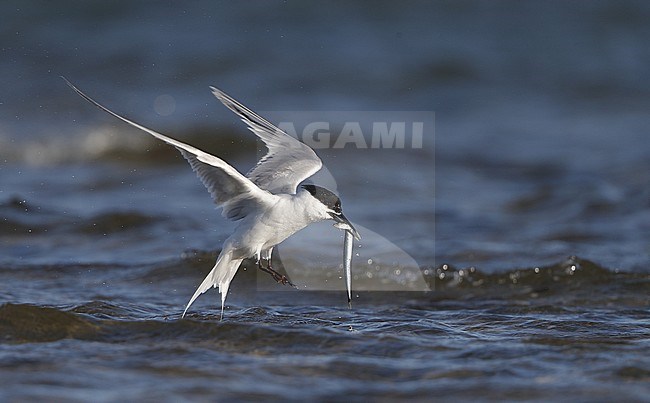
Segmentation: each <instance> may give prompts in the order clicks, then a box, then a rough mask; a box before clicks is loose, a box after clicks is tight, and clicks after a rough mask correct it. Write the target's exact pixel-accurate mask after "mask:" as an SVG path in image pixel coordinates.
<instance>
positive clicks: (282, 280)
mask: <svg viewBox="0 0 650 403" xmlns="http://www.w3.org/2000/svg"><path fill="white" fill-rule="evenodd" d="M262 260H266V267H264V265H263V264H262ZM257 267H258V268H259V269H260V270H262V271H264V272H266V273H269V274H270V275H271V277H273V279H274V280H275V281H277V282H278V283H280V284H283V285H284V284H289V285H290V286H292V287H293V288H296V286H295V285H293V283H292V282H291V281H289V279H288V278H287V276H285V275H284V274H280V273H278V272H277V271H275V270H273V267H271V259H260V260H259V261H258V262H257Z"/></svg>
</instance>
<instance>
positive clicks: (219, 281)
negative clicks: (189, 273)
mask: <svg viewBox="0 0 650 403" xmlns="http://www.w3.org/2000/svg"><path fill="white" fill-rule="evenodd" d="M242 260H243V259H233V258H232V250H228V251H226V250H223V251H221V254H220V255H219V257H218V258H217V263H215V265H214V268H212V271H210V273H209V274H208V275H207V276H206V277H205V279H204V280H203V282H202V283H201V285H200V286H199V288H197V289H196V292H194V295H192V298H190V302H188V303H187V306H186V307H185V310H184V311H183V316H182V317H185V314H186V313H187V310H188V309H189V308H190V306H191V305H192V303H193V302H194V301H195V300H196V299H197V298H198V297H199V295H201V294H203V293H204V292H206V291H207V290H209V289H210V288H212V287H215V288H216V287H217V286H218V287H219V293H221V317H222V318H223V308H224V306H225V304H226V295H228V287H230V282H231V281H232V279H233V278H234V277H235V273H237V269H238V268H239V265H240V264H241V262H242Z"/></svg>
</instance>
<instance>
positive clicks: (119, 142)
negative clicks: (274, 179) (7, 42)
mask: <svg viewBox="0 0 650 403" xmlns="http://www.w3.org/2000/svg"><path fill="white" fill-rule="evenodd" d="M160 130H161V131H165V130H164V129H160ZM170 135H171V136H172V137H174V138H177V139H178V140H181V141H183V142H186V143H189V144H192V145H193V146H195V147H198V148H200V149H202V150H205V151H207V152H209V153H213V154H216V155H228V156H237V155H240V154H242V153H244V152H248V153H250V152H251V150H255V149H256V145H255V144H256V143H255V137H254V136H252V135H250V134H248V133H246V132H244V131H243V130H240V129H232V128H230V127H218V128H216V129H212V128H205V127H190V128H187V129H184V130H182V131H180V133H178V134H172V133H170ZM0 159H2V160H4V161H6V162H10V163H21V164H25V165H28V166H53V165H61V164H71V163H83V162H93V163H96V162H98V161H99V162H112V163H118V164H119V163H121V164H129V165H133V164H137V165H143V164H145V165H146V164H148V165H161V164H163V165H165V164H174V163H181V162H183V159H182V158H181V157H180V155H179V153H178V152H177V151H176V150H175V149H174V148H173V147H171V146H169V145H166V144H164V143H162V142H160V141H158V140H156V139H153V138H151V137H150V136H148V135H147V134H144V133H141V132H139V131H137V130H132V129H130V128H124V129H117V128H114V127H113V126H95V127H93V126H89V127H86V128H84V129H82V130H80V131H76V132H72V133H60V134H50V135H45V134H44V135H42V136H38V137H37V138H32V139H23V140H16V139H12V138H11V137H10V136H8V135H6V134H3V133H0Z"/></svg>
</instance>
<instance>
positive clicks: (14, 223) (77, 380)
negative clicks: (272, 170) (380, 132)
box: [0, 1, 650, 401]
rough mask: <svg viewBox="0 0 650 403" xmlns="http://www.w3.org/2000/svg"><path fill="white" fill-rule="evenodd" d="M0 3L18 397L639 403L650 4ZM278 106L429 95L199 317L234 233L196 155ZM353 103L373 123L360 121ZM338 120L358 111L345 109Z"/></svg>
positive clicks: (13, 389)
mask: <svg viewBox="0 0 650 403" xmlns="http://www.w3.org/2000/svg"><path fill="white" fill-rule="evenodd" d="M374 4H375V5H374V6H373V7H372V8H370V7H369V6H367V5H364V4H363V3H359V4H356V3H352V4H335V3H334V4H332V3H329V4H328V3H323V4H310V5H305V4H303V3H294V2H264V3H253V4H251V3H243V4H238V3H236V4H230V3H214V2H202V1H197V2H192V3H190V4H187V5H185V4H184V5H176V4H172V3H170V4H163V3H156V6H155V7H153V6H152V5H151V4H150V3H129V4H122V5H121V6H120V8H115V7H114V6H111V5H100V4H93V5H83V6H80V5H78V4H76V5H74V6H72V5H70V6H67V5H65V4H64V5H61V4H57V5H56V6H55V5H53V4H50V3H48V2H43V3H37V2H35V3H30V4H29V5H25V3H23V2H4V3H2V5H1V6H0V8H1V10H0V16H1V17H0V19H2V21H0V22H1V23H0V43H1V44H2V46H0V51H1V57H0V72H1V73H2V74H0V77H1V78H0V80H1V82H2V88H3V91H2V94H0V212H1V213H0V278H2V286H0V339H1V341H0V379H1V380H2V381H1V382H0V384H1V385H2V387H1V388H0V400H3V401H24V400H32V401H34V400H43V399H47V400H67V401H88V400H93V401H115V400H125V399H126V400H136V399H137V400H144V401H154V400H155V401H177V400H179V399H183V400H194V401H203V400H216V399H221V400H235V399H237V400H241V399H247V400H253V399H262V398H264V399H273V400H306V399H317V400H344V399H346V400H403V399H405V398H412V399H417V400H425V399H426V400H430V399H436V400H458V399H467V400H499V401H501V400H544V401H548V400H558V401H567V400H571V401H576V400H583V401H612V400H617V401H623V400H624V401H645V400H647V396H648V393H650V386H648V385H649V384H650V382H649V381H650V357H649V356H648V353H647V351H648V348H649V340H650V321H649V317H650V316H649V313H650V311H649V305H650V297H649V296H650V270H649V266H648V263H649V262H650V259H649V257H650V213H649V211H650V210H649V207H650V203H649V200H650V197H649V196H650V190H649V189H650V186H648V185H649V184H650V160H648V154H649V151H650V147H649V146H648V142H647V139H646V137H647V127H648V126H649V125H650V122H649V118H648V114H647V111H648V107H649V106H650V101H649V100H650V96H649V95H650V80H648V76H647V71H649V69H648V67H650V66H649V60H650V53H649V52H650V50H649V49H648V47H647V46H646V43H647V38H648V36H649V34H650V32H648V31H649V29H650V28H649V26H648V25H647V24H646V21H647V18H648V17H649V16H650V8H649V7H648V5H647V4H646V3H645V2H641V1H639V2H635V1H623V2H621V1H616V2H615V1H601V2H588V3H584V2H583V3H569V4H566V3H565V2H550V3H549V2H525V3H521V2H509V1H503V2H471V1H469V2H436V3H413V4H412V5H411V6H410V7H404V6H403V5H400V4H397V3H395V4H393V3H390V2H385V3H383V2H382V3H374ZM59 75H65V76H66V77H67V78H69V79H70V80H72V81H73V82H74V83H75V84H78V85H79V86H80V87H81V88H82V89H83V90H85V91H87V92H88V93H89V94H90V95H92V96H94V97H96V98H97V99H98V100H100V101H102V102H103V103H105V104H106V105H107V106H109V107H112V108H113V109H115V110H116V111H118V112H120V113H123V114H125V115H127V116H129V117H131V118H133V119H134V120H136V121H138V122H141V123H143V124H145V125H147V126H149V127H152V128H154V129H156V130H159V131H161V132H163V133H166V134H169V135H172V136H174V137H177V138H179V139H181V140H183V141H187V142H189V143H191V144H193V145H196V146H199V147H200V148H202V149H205V150H206V151H210V152H212V153H214V154H217V155H219V156H222V157H223V158H225V159H226V160H227V161H229V162H231V163H232V164H233V165H234V166H235V167H237V168H238V169H239V170H241V171H246V170H248V169H249V168H250V167H251V166H252V165H253V164H254V162H255V157H256V149H257V144H256V143H255V140H254V138H253V136H252V135H251V134H250V133H248V132H247V131H246V129H245V128H244V126H243V124H241V123H240V122H238V121H237V119H236V118H235V117H234V116H232V114H230V112H229V111H227V110H226V109H225V108H223V107H222V106H221V105H220V104H219V103H218V102H217V101H216V100H214V99H213V97H212V95H211V94H210V93H209V91H208V88H207V87H208V85H216V86H218V87H220V88H222V89H224V90H225V91H227V92H229V93H230V94H231V95H233V96H234V97H235V98H237V99H239V100H241V101H242V102H244V103H245V104H247V105H249V106H250V107H252V108H253V109H256V110H260V111H271V112H269V114H272V115H273V117H274V118H276V117H277V119H280V118H282V117H283V116H285V115H286V116H293V115H292V113H293V114H294V115H295V113H298V114H300V113H303V115H304V114H305V113H313V114H314V115H315V116H316V117H318V116H325V115H327V116H332V115H335V116H336V113H334V114H333V113H332V112H331V111H343V112H340V113H339V116H346V117H347V116H349V112H350V111H360V112H358V114H359V115H360V116H361V115H363V111H383V112H381V113H385V114H386V116H388V117H391V118H394V119H399V118H400V117H404V116H406V114H405V113H402V114H400V111H407V112H409V113H411V112H412V111H424V112H427V111H429V112H435V133H434V132H433V131H426V133H425V136H424V138H423V147H422V148H416V149H413V148H411V147H405V148H403V149H396V148H389V149H358V148H355V147H347V148H345V149H319V150H317V151H318V153H319V155H320V156H321V158H322V159H323V161H324V163H325V166H326V168H327V172H326V173H331V176H328V175H321V176H319V180H322V181H324V183H327V184H328V186H330V187H331V186H334V187H336V189H337V191H338V192H339V193H340V195H341V197H342V201H343V208H344V210H345V213H346V216H348V217H349V218H350V219H351V220H352V221H353V223H354V224H355V226H357V227H358V228H359V230H360V231H361V233H362V236H363V239H362V243H361V246H360V247H359V246H357V247H356V248H355V257H354V259H353V267H352V269H353V280H352V283H353V287H354V293H353V304H352V309H348V308H347V303H346V295H345V292H344V291H343V290H344V280H343V279H342V275H343V273H342V271H341V268H340V264H341V250H342V242H343V241H342V236H341V234H340V233H339V231H337V230H336V229H334V228H332V227H331V225H330V224H322V225H319V226H316V227H314V228H312V229H311V230H309V231H305V232H304V233H301V234H299V235H298V236H296V237H294V238H291V239H289V240H287V241H286V242H285V243H284V244H282V245H281V246H280V247H279V248H278V250H277V254H276V256H275V257H274V258H275V259H276V261H277V264H278V265H280V264H282V265H283V266H284V267H285V269H286V270H287V272H288V274H289V275H290V277H291V279H292V281H293V282H294V283H296V284H297V285H298V289H296V290H294V289H290V288H288V287H282V286H280V285H278V284H275V283H274V282H273V280H272V279H271V278H269V276H267V275H265V274H263V273H258V271H257V270H256V269H255V268H254V267H253V266H252V265H251V263H250V262H249V263H248V264H247V266H245V267H244V268H242V269H241V270H240V272H239V273H238V275H237V277H236V278H235V280H234V282H233V284H232V286H231V292H230V294H229V296H228V301H227V308H226V311H225V316H224V319H223V320H222V321H220V320H219V313H220V312H219V296H218V294H217V292H216V291H211V292H208V293H207V294H206V295H204V296H202V297H201V298H199V300H197V302H196V303H195V305H193V307H192V309H191V310H190V312H189V314H188V317H187V318H186V319H183V320H181V319H180V314H181V313H182V309H183V308H184V306H185V304H186V303H187V300H188V299H189V297H190V296H191V294H192V293H193V291H194V289H195V288H196V286H197V285H198V284H199V283H200V281H201V280H202V279H203V277H204V276H205V275H206V274H207V272H208V271H209V270H210V269H211V267H212V265H213V262H214V259H215V258H216V256H217V254H218V252H219V247H220V245H221V242H222V241H223V239H225V237H227V236H228V234H229V233H230V231H231V230H232V229H233V224H232V223H230V222H227V221H225V220H224V219H223V218H222V217H220V215H219V212H218V211H215V209H214V207H213V205H212V204H211V203H210V200H209V195H208V194H207V192H206V191H205V189H204V188H203V187H202V185H201V184H200V182H199V181H198V179H196V177H195V176H194V174H193V173H192V172H191V170H190V168H189V167H188V166H187V164H186V163H185V162H184V161H183V160H182V158H180V156H179V155H178V153H177V152H176V151H175V150H173V149H170V148H169V147H167V146H165V145H161V144H157V143H156V142H155V141H153V140H152V139H150V138H148V137H147V136H146V135H145V134H142V133H139V132H137V131H133V130H131V129H129V128H127V127H125V126H124V125H123V124H120V123H119V122H116V121H115V120H114V119H111V118H110V117H108V116H106V115H105V114H103V113H101V112H100V111H98V110H96V109H94V108H93V107H91V106H90V105H88V104H87V103H85V102H84V101H83V100H82V99H80V98H79V97H77V96H76V95H75V94H74V93H72V92H71V91H70V90H69V89H68V88H67V87H66V86H65V84H64V83H63V81H62V80H61V79H60V78H58V76H59ZM356 113H357V112H355V114H356ZM340 123H341V122H338V124H340Z"/></svg>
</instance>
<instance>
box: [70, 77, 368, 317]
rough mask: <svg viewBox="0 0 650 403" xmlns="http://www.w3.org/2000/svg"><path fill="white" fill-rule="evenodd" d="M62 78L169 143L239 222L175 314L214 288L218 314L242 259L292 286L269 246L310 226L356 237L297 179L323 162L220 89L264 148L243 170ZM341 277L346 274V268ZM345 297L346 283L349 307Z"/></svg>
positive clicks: (330, 202) (314, 188)
mask: <svg viewBox="0 0 650 403" xmlns="http://www.w3.org/2000/svg"><path fill="white" fill-rule="evenodd" d="M61 78H63V80H64V81H65V82H66V84H67V85H68V86H69V87H70V88H72V90H74V91H75V92H76V93H77V94H78V95H80V96H81V97H82V98H84V99H85V100H86V101H88V102H90V103H91V104H93V105H95V106H96V107H98V108H99V109H101V110H103V111H104V112H106V113H108V114H110V115H112V116H114V117H115V118H117V119H119V120H121V121H123V122H125V123H127V124H129V125H131V126H133V127H136V128H138V129H140V130H142V131H144V132H146V133H148V134H150V135H152V136H153V137H155V138H157V139H159V140H162V141H164V142H165V143H167V144H169V145H171V146H174V147H175V148H176V149H177V150H178V151H179V152H180V153H181V155H182V156H183V157H184V158H185V159H186V160H187V162H188V163H189V164H190V166H191V167H192V170H193V171H194V172H195V173H196V175H197V176H198V177H199V179H200V180H201V182H202V183H203V185H204V186H205V187H206V188H207V190H208V192H209V193H210V195H211V196H212V200H213V201H214V203H215V204H216V205H217V207H219V208H221V209H222V215H223V216H224V217H225V218H227V219H229V220H232V221H236V222H238V224H237V225H236V227H235V229H234V232H233V233H232V234H231V235H230V236H229V237H228V238H227V239H226V240H225V241H224V243H223V246H222V248H221V252H220V253H219V256H218V257H217V260H216V262H215V264H214V267H213V268H212V270H211V271H210V273H208V275H207V276H206V277H205V279H204V280H203V282H201V284H200V285H199V286H198V288H197V289H196V291H195V292H194V294H193V295H192V297H191V298H190V300H189V302H188V303H187V305H186V307H185V310H184V311H183V314H182V316H181V318H184V317H185V315H186V314H187V311H188V309H189V308H190V306H192V304H193V303H194V301H195V300H196V299H197V298H198V297H199V296H200V295H201V294H203V293H205V292H206V291H208V290H209V289H210V288H217V287H218V289H219V293H220V294H221V318H223V312H224V307H225V303H226V296H227V294H228V289H229V287H230V283H231V282H232V280H233V278H234V277H235V274H236V273H237V270H238V269H239V266H240V265H241V263H242V262H243V260H244V259H247V258H254V259H255V261H256V264H257V266H258V268H259V269H260V270H262V271H264V272H267V273H269V274H270V275H271V276H272V277H273V278H274V279H275V280H276V281H277V282H278V283H281V284H288V285H291V286H293V284H292V283H291V282H290V281H289V279H288V278H287V277H286V276H284V275H282V274H280V273H278V272H277V271H275V270H274V269H273V267H272V264H271V255H272V252H273V248H274V247H276V246H277V245H278V244H280V243H281V242H282V241H284V240H285V239H287V238H288V237H290V236H291V235H293V234H295V233H296V232H298V231H300V230H302V229H303V228H305V227H307V226H308V225H310V224H312V223H316V222H321V221H325V220H332V221H334V226H335V227H337V228H339V229H341V230H343V231H345V235H346V242H345V243H346V248H348V243H349V242H351V239H352V237H354V238H355V239H357V240H360V239H361V236H360V234H359V232H358V231H357V230H356V228H355V227H354V226H353V225H352V223H351V222H350V221H349V220H348V219H347V217H346V216H345V215H344V214H343V210H342V208H341V199H340V198H339V197H338V196H337V195H336V194H335V193H333V192H332V191H330V190H328V189H326V188H324V187H321V186H318V185H315V184H309V183H303V182H304V181H305V180H306V179H308V178H309V177H311V176H312V175H314V174H315V173H316V172H318V171H319V170H320V169H321V167H322V166H323V163H322V161H321V159H320V158H319V157H318V156H317V155H316V153H315V152H314V150H313V149H312V148H311V147H309V146H308V145H306V144H304V143H302V142H301V141H299V140H298V139H296V138H294V137H292V136H290V135H289V134H287V133H286V132H285V131H283V130H281V129H279V128H278V127H276V126H275V125H273V124H272V123H270V122H269V121H267V120H266V119H264V118H263V117H261V116H259V115H258V114H257V113H255V112H253V111H252V110H251V109H249V108H247V107H246V106H244V105H243V104H241V103H240V102H238V101H236V100H235V99H234V98H232V97H231V96H229V95H228V94H226V93H225V92H223V91H221V90H220V89H217V88H216V87H213V86H210V87H209V88H210V90H211V91H212V94H213V95H214V96H215V97H216V98H217V99H218V100H219V101H221V103H222V104H223V105H224V106H226V107H227V108H228V109H230V110H231V111H232V112H234V113H235V114H236V115H238V116H239V118H240V119H241V120H242V121H243V122H244V123H245V124H246V125H247V126H248V129H249V130H250V131H252V132H253V133H254V134H255V135H256V136H257V137H258V138H259V139H260V140H262V142H263V143H264V144H265V146H266V148H267V153H266V154H265V155H264V156H263V157H262V158H261V159H260V160H259V161H258V162H257V164H256V165H255V166H254V167H253V168H252V169H251V170H250V171H249V172H248V173H247V174H246V175H243V174H242V173H240V172H239V171H237V170H236V169H235V168H233V167H232V166H231V165H229V164H228V163H227V162H225V161H224V160H222V159H221V158H219V157H216V156H214V155H211V154H208V153H207V152H205V151H202V150H199V149H198V148H195V147H193V146H191V145H189V144H186V143H183V142H181V141H178V140H176V139H173V138H171V137H168V136H165V135H163V134H161V133H158V132H156V131H154V130H151V129H149V128H147V127H144V126H142V125H140V124H138V123H135V122H133V121H131V120H129V119H127V118H125V117H123V116H121V115H119V114H117V113H115V112H113V111H111V110H110V109H108V108H106V107H105V106H103V105H101V104H100V103H99V102H97V101H95V100H94V99H93V98H91V97H90V96H88V95H86V94H85V93H84V92H82V91H81V90H80V89H79V88H77V87H76V86H75V85H74V84H72V83H71V82H70V81H68V80H67V79H66V78H65V77H61ZM348 238H349V240H350V241H349V240H348ZM345 254H349V253H348V252H345ZM349 259H350V257H349V256H348V258H347V260H346V262H345V263H346V270H348V271H349ZM264 263H266V265H264ZM347 274H348V278H349V272H348V273H347ZM349 295H350V289H349V280H348V304H349V303H350V297H349Z"/></svg>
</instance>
